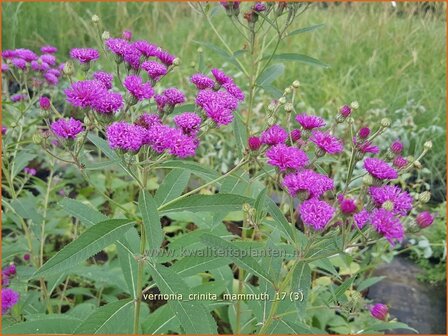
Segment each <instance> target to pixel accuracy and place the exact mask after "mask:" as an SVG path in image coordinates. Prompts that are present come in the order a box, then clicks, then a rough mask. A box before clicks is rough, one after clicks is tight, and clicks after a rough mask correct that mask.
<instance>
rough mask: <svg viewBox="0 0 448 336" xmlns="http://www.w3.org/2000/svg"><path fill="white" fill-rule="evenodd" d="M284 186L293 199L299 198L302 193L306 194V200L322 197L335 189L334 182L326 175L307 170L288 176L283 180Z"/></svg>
mask: <svg viewBox="0 0 448 336" xmlns="http://www.w3.org/2000/svg"><path fill="white" fill-rule="evenodd" d="M283 186H284V187H285V188H286V189H287V190H288V193H289V194H290V195H291V196H292V197H295V196H297V194H298V193H300V192H302V193H303V192H305V193H306V195H305V196H306V197H305V198H307V199H308V198H313V197H320V196H322V195H323V194H324V193H325V192H326V191H328V190H332V189H333V188H334V182H333V180H332V179H331V178H329V177H328V176H326V175H322V174H319V173H316V172H315V171H313V170H310V169H305V170H302V171H299V172H296V173H291V174H288V175H286V176H285V177H284V178H283Z"/></svg>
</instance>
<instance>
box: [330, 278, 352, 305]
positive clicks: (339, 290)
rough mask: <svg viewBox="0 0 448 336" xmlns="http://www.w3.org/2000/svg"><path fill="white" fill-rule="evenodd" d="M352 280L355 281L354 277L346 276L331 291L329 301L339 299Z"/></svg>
mask: <svg viewBox="0 0 448 336" xmlns="http://www.w3.org/2000/svg"><path fill="white" fill-rule="evenodd" d="M353 281H355V278H354V277H353V278H348V279H347V280H345V281H344V282H343V283H342V284H341V285H340V286H339V287H338V288H337V289H336V290H335V291H334V293H333V295H332V296H331V297H330V301H329V302H330V303H331V302H338V301H339V299H340V298H341V297H342V295H344V294H345V291H346V290H347V289H349V287H350V286H351V285H352V284H353Z"/></svg>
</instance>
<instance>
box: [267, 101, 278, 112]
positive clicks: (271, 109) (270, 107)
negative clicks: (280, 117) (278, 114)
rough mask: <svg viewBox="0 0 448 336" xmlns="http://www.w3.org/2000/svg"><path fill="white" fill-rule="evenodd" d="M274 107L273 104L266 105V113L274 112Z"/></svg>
mask: <svg viewBox="0 0 448 336" xmlns="http://www.w3.org/2000/svg"><path fill="white" fill-rule="evenodd" d="M275 108H276V105H275V104H274V103H271V104H269V105H268V111H270V112H273V111H275Z"/></svg>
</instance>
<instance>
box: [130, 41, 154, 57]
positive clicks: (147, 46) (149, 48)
mask: <svg viewBox="0 0 448 336" xmlns="http://www.w3.org/2000/svg"><path fill="white" fill-rule="evenodd" d="M133 44H134V47H135V48H137V50H139V51H140V52H141V53H142V55H143V56H145V57H154V56H157V54H158V47H157V46H156V45H154V44H151V43H149V42H148V41H144V40H140V41H135V42H134V43H133Z"/></svg>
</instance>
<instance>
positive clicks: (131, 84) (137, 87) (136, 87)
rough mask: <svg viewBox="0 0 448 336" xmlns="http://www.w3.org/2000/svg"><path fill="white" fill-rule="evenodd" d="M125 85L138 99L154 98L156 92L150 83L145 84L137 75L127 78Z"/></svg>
mask: <svg viewBox="0 0 448 336" xmlns="http://www.w3.org/2000/svg"><path fill="white" fill-rule="evenodd" d="M123 85H124V86H125V87H126V89H128V91H129V92H130V93H131V94H132V95H133V96H134V97H135V98H136V99H137V100H143V99H150V98H151V97H152V96H154V90H153V88H152V86H151V84H150V83H143V81H142V79H141V78H140V77H139V76H136V75H130V76H127V77H126V79H125V80H124V82H123Z"/></svg>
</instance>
